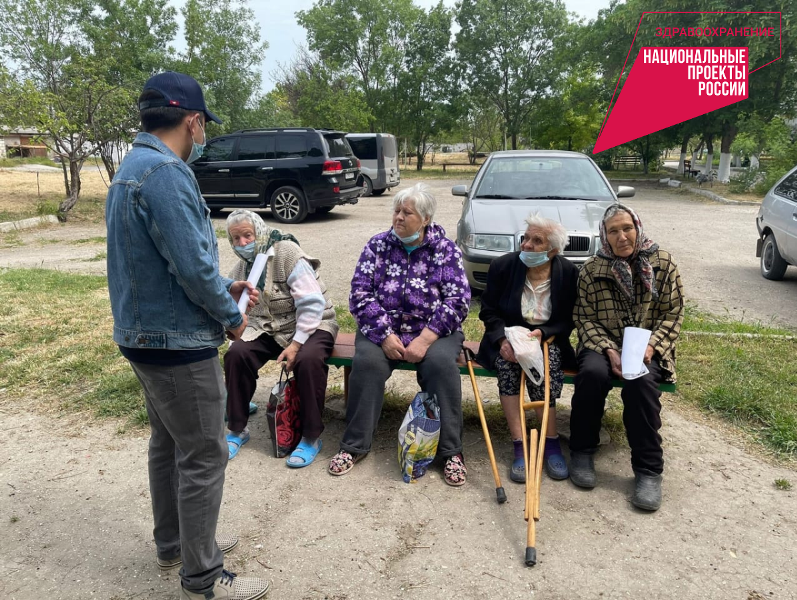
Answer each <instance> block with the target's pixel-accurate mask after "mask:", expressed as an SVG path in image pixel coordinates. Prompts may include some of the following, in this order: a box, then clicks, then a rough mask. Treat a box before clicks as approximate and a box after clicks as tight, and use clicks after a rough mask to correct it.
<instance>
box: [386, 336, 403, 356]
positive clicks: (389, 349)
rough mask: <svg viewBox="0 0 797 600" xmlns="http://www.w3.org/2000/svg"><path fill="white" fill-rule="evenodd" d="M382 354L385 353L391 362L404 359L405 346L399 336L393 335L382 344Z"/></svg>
mask: <svg viewBox="0 0 797 600" xmlns="http://www.w3.org/2000/svg"><path fill="white" fill-rule="evenodd" d="M382 352H384V353H385V356H387V357H388V358H389V359H390V360H401V359H402V358H404V344H402V343H401V340H400V339H399V336H397V335H396V334H395V333H391V334H390V335H389V336H387V337H386V338H385V341H384V342H382Z"/></svg>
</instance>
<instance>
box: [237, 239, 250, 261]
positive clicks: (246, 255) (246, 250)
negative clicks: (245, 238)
mask: <svg viewBox="0 0 797 600" xmlns="http://www.w3.org/2000/svg"><path fill="white" fill-rule="evenodd" d="M233 248H234V249H235V253H236V254H237V255H238V256H240V257H241V258H243V259H244V260H254V258H255V242H249V243H248V244H247V245H246V246H233Z"/></svg>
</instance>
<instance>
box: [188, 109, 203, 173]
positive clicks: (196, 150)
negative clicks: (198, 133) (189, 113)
mask: <svg viewBox="0 0 797 600" xmlns="http://www.w3.org/2000/svg"><path fill="white" fill-rule="evenodd" d="M196 122H197V124H198V125H199V128H200V129H201V130H202V143H201V144H197V143H196V142H194V137H193V136H191V141H192V142H193V144H194V145H193V146H191V154H189V156H188V160H186V161H185V162H187V163H188V164H189V165H190V164H191V163H192V162H194V161H195V160H196V159H198V158H199V157H200V156H202V153H203V152H204V151H205V143H206V142H207V141H208V140H207V136H206V135H205V128H204V127H202V125H201V124H200V123H199V119H197V120H196Z"/></svg>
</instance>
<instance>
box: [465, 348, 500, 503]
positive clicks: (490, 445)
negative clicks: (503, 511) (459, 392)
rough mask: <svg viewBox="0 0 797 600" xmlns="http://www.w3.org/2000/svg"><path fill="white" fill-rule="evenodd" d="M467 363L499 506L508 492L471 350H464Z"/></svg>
mask: <svg viewBox="0 0 797 600" xmlns="http://www.w3.org/2000/svg"><path fill="white" fill-rule="evenodd" d="M463 350H464V352H465V362H466V364H467V365H468V373H469V374H470V382H471V383H472V384H473V395H474V396H476V408H477V409H478V411H479V420H480V421H481V422H482V431H483V432H484V441H485V443H486V444H487V455H488V456H489V457H490V466H491V467H492V469H493V479H495V495H496V496H497V497H498V504H503V503H504V502H506V492H505V491H504V488H503V487H502V486H501V476H500V475H499V474H498V466H497V465H496V464H495V453H494V452H493V443H492V441H490V431H489V430H488V429H487V419H485V417H484V407H482V399H481V396H479V387H478V386H477V385H476V376H475V375H474V374H473V352H472V351H471V350H470V348H464V349H463Z"/></svg>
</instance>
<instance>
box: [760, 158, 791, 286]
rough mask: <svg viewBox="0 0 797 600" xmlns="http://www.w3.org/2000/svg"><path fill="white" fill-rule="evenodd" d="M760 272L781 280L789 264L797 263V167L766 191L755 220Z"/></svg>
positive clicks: (765, 275)
mask: <svg viewBox="0 0 797 600" xmlns="http://www.w3.org/2000/svg"><path fill="white" fill-rule="evenodd" d="M755 224H756V227H757V228H758V235H759V239H758V243H757V244H756V252H755V255H756V256H758V257H760V258H761V275H763V276H764V277H765V278H766V279H773V280H776V281H778V280H781V279H783V275H784V274H785V273H786V268H787V267H788V266H789V265H795V264H797V167H795V168H793V169H792V170H791V171H789V172H788V173H787V174H786V175H785V176H784V177H783V178H782V179H781V180H780V181H778V182H777V183H776V184H775V185H774V186H773V187H772V189H771V190H769V191H768V192H767V195H766V196H764V199H763V200H762V201H761V208H759V209H758V216H757V217H756V221H755Z"/></svg>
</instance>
